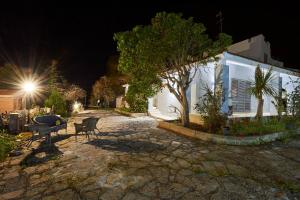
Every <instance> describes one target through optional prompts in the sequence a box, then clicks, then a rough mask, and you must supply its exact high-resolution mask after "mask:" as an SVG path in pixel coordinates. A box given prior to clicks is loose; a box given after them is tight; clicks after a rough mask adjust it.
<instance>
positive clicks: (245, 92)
mask: <svg viewBox="0 0 300 200" xmlns="http://www.w3.org/2000/svg"><path fill="white" fill-rule="evenodd" d="M250 86H251V82H250V81H245V80H239V79H231V98H232V109H233V112H250V110H251V94H250V93H249V88H250Z"/></svg>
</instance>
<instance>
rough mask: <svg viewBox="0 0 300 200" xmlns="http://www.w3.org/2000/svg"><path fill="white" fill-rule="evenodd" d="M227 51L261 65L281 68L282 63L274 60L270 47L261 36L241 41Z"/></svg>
mask: <svg viewBox="0 0 300 200" xmlns="http://www.w3.org/2000/svg"><path fill="white" fill-rule="evenodd" d="M228 51H229V52H231V53H234V54H238V55H241V56H244V57H247V58H251V59H254V60H257V61H260V62H263V63H269V64H271V65H275V66H278V67H283V62H280V61H278V60H275V59H273V58H272V55H271V45H270V43H269V42H267V41H265V37H264V36H263V35H257V36H255V37H252V38H249V39H246V40H243V41H241V42H238V43H235V44H233V45H231V46H230V47H229V48H228Z"/></svg>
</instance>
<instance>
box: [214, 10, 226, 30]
mask: <svg viewBox="0 0 300 200" xmlns="http://www.w3.org/2000/svg"><path fill="white" fill-rule="evenodd" d="M216 18H217V24H220V32H221V33H222V32H223V20H224V18H223V15H222V11H219V13H218V14H217V15H216Z"/></svg>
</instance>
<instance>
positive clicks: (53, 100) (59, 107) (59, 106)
mask: <svg viewBox="0 0 300 200" xmlns="http://www.w3.org/2000/svg"><path fill="white" fill-rule="evenodd" d="M45 106H46V107H49V108H51V109H52V112H54V113H56V114H59V115H61V116H66V115H67V104H66V101H65V99H64V97H63V96H62V95H61V94H60V93H59V91H57V90H55V89H53V90H52V91H51V93H50V96H49V97H48V98H47V99H46V100H45Z"/></svg>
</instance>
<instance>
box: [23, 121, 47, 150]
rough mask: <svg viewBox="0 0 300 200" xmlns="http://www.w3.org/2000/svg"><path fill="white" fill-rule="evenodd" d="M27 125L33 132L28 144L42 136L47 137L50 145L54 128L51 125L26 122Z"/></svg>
mask: <svg viewBox="0 0 300 200" xmlns="http://www.w3.org/2000/svg"><path fill="white" fill-rule="evenodd" d="M25 127H27V129H28V130H29V131H31V132H32V137H31V138H30V143H29V144H28V146H29V145H31V143H32V142H33V141H34V140H36V139H39V138H42V137H45V138H46V141H47V142H48V143H49V145H50V144H51V133H52V129H51V128H50V127H49V126H46V125H36V124H25ZM36 133H37V134H36Z"/></svg>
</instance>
